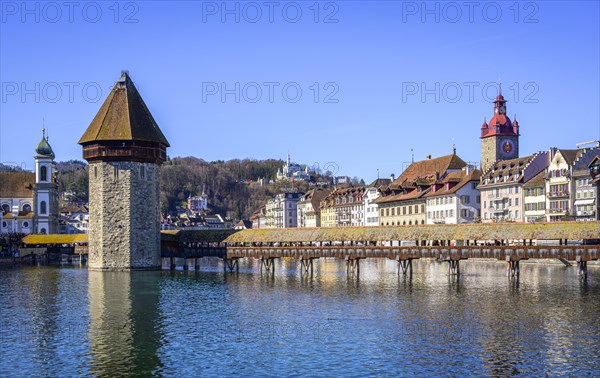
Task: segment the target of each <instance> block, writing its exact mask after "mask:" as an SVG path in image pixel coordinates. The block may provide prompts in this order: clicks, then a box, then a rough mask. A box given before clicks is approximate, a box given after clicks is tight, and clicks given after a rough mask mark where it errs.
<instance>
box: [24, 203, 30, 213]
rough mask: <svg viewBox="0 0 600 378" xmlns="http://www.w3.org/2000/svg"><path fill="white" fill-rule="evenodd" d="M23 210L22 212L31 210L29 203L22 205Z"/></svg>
mask: <svg viewBox="0 0 600 378" xmlns="http://www.w3.org/2000/svg"><path fill="white" fill-rule="evenodd" d="M23 211H24V212H27V213H28V212H30V211H31V205H30V204H28V203H26V204H25V205H23Z"/></svg>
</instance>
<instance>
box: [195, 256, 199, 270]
mask: <svg viewBox="0 0 600 378" xmlns="http://www.w3.org/2000/svg"><path fill="white" fill-rule="evenodd" d="M194 270H195V271H198V270H200V263H199V262H198V258H197V257H196V258H195V259H194Z"/></svg>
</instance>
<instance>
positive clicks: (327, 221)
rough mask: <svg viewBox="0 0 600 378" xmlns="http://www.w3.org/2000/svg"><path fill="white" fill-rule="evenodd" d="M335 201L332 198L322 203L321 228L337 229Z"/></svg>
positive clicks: (327, 198) (326, 198) (328, 197)
mask: <svg viewBox="0 0 600 378" xmlns="http://www.w3.org/2000/svg"><path fill="white" fill-rule="evenodd" d="M336 214H337V212H336V207H335V199H334V198H333V197H331V196H327V197H325V198H324V199H323V200H322V201H321V227H335V225H336V223H337V215H336Z"/></svg>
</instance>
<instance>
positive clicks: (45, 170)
mask: <svg viewBox="0 0 600 378" xmlns="http://www.w3.org/2000/svg"><path fill="white" fill-rule="evenodd" d="M47 180H48V168H46V166H45V165H44V166H42V168H40V181H47Z"/></svg>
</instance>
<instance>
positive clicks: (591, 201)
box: [575, 198, 596, 206]
mask: <svg viewBox="0 0 600 378" xmlns="http://www.w3.org/2000/svg"><path fill="white" fill-rule="evenodd" d="M595 203H596V199H595V198H588V199H578V200H575V206H579V205H593V204H595Z"/></svg>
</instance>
